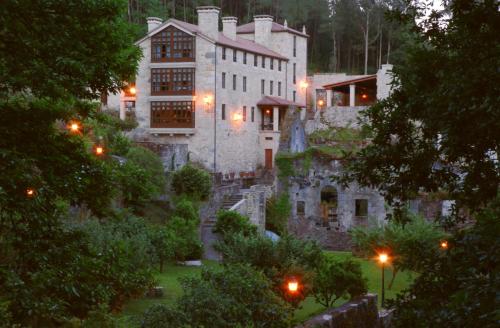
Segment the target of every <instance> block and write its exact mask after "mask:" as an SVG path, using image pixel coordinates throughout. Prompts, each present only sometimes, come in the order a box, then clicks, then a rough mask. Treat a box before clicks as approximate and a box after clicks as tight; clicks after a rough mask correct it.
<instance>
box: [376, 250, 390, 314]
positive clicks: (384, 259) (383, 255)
mask: <svg viewBox="0 0 500 328" xmlns="http://www.w3.org/2000/svg"><path fill="white" fill-rule="evenodd" d="M388 260H389V256H388V255H387V254H386V253H380V254H379V255H378V261H379V262H380V264H382V307H384V305H385V285H384V283H385V277H384V272H385V263H386V262H387V261H388Z"/></svg>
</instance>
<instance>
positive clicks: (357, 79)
mask: <svg viewBox="0 0 500 328" xmlns="http://www.w3.org/2000/svg"><path fill="white" fill-rule="evenodd" d="M376 79H377V74H373V75H364V76H362V77H359V76H356V77H354V78H350V79H347V80H344V81H341V82H335V83H331V84H325V85H324V86H323V88H325V89H330V88H335V87H341V86H344V85H349V84H353V83H358V82H365V81H370V80H376Z"/></svg>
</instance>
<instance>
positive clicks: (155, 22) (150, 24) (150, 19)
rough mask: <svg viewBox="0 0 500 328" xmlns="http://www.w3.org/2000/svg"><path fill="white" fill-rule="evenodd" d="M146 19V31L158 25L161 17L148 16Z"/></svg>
mask: <svg viewBox="0 0 500 328" xmlns="http://www.w3.org/2000/svg"><path fill="white" fill-rule="evenodd" d="M147 21H148V32H151V31H152V30H154V29H155V28H157V27H158V26H160V25H161V23H162V20H161V18H158V17H148V18H147Z"/></svg>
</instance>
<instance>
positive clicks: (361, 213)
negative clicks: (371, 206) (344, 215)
mask: <svg viewBox="0 0 500 328" xmlns="http://www.w3.org/2000/svg"><path fill="white" fill-rule="evenodd" d="M355 215H356V216H357V217H367V216H368V199H356V204H355Z"/></svg>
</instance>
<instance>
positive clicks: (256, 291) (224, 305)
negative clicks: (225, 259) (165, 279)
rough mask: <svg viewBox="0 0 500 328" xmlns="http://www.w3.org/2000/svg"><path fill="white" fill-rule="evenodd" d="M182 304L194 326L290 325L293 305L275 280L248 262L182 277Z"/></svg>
mask: <svg viewBox="0 0 500 328" xmlns="http://www.w3.org/2000/svg"><path fill="white" fill-rule="evenodd" d="M182 285H183V289H184V294H183V296H181V298H180V299H179V301H178V304H179V308H180V309H181V310H182V311H183V312H184V313H186V314H189V323H190V324H191V325H192V326H193V327H220V328H224V327H228V328H229V327H231V328H232V327H288V322H289V319H290V315H291V308H290V306H289V305H287V304H286V303H285V302H283V300H282V299H281V298H280V297H278V296H277V295H276V294H275V293H274V292H273V290H272V283H271V282H270V281H269V280H268V279H267V278H266V277H265V276H264V275H263V274H262V273H261V272H259V271H257V270H255V269H253V268H251V267H250V266H248V265H232V266H226V267H224V268H223V269H222V270H220V271H204V272H203V273H202V275H201V277H200V278H186V279H184V280H183V281H182Z"/></svg>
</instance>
